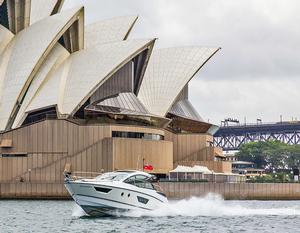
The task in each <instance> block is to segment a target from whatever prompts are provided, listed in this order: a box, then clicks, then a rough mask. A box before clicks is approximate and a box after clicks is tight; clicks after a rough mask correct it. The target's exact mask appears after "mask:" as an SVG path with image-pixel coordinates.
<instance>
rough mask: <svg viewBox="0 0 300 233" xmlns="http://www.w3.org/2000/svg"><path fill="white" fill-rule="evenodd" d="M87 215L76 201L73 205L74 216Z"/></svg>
mask: <svg viewBox="0 0 300 233" xmlns="http://www.w3.org/2000/svg"><path fill="white" fill-rule="evenodd" d="M86 215H87V214H86V213H85V212H84V210H83V209H82V208H81V207H80V206H79V205H77V204H76V203H75V204H74V206H73V211H72V217H82V216H86Z"/></svg>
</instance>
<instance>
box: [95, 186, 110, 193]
mask: <svg viewBox="0 0 300 233" xmlns="http://www.w3.org/2000/svg"><path fill="white" fill-rule="evenodd" d="M94 188H95V189H96V191H98V192H101V193H109V192H110V191H111V189H108V188H103V187H94Z"/></svg>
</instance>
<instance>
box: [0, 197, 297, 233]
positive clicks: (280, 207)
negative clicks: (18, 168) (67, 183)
mask: <svg viewBox="0 0 300 233" xmlns="http://www.w3.org/2000/svg"><path fill="white" fill-rule="evenodd" d="M83 214H84V212H83V211H82V209H81V208H80V207H78V206H77V205H76V204H74V202H73V201H25V200H20V201H15V200H2V201H0V232H1V233H2V232H5V233H6V232H8V233H10V232H13V233H15V232H25V233H26V232H72V233H76V232H86V233H89V232H130V233H139V232H275V231H276V232H280V231H284V232H285V233H286V232H297V231H298V229H299V226H298V223H299V220H300V202H299V201H224V200H222V198H220V197H219V196H215V195H210V196H207V197H206V198H191V199H189V200H180V201H170V203H169V204H168V205H166V206H165V207H163V208H162V209H159V210H156V211H152V212H140V211H132V212H129V213H126V215H124V216H120V217H117V218H87V217H85V218H82V217H81V216H83Z"/></svg>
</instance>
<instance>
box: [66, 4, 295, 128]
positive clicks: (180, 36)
mask: <svg viewBox="0 0 300 233" xmlns="http://www.w3.org/2000/svg"><path fill="white" fill-rule="evenodd" d="M76 5H84V6H85V17H86V23H87V24H88V23H92V22H94V21H98V20H101V19H107V18H112V17H116V16H123V15H139V20H138V21H137V23H136V25H135V27H134V29H133V31H132V33H131V35H130V37H129V38H152V37H155V38H159V39H158V40H157V42H156V48H161V47H174V46H184V45H200V46H210V47H221V48H222V49H221V50H220V51H219V52H218V53H217V54H216V55H215V56H214V57H213V58H212V59H211V60H210V61H209V62H208V63H207V64H206V65H205V66H204V67H203V68H202V70H200V72H199V73H198V74H197V76H196V77H195V78H194V79H193V80H192V81H191V82H190V97H189V98H190V100H191V102H192V103H193V105H194V106H195V108H196V109H197V110H198V111H199V113H200V114H201V116H202V117H203V118H204V119H206V120H207V119H209V120H210V121H211V122H214V123H216V124H219V123H220V121H221V120H222V119H224V118H227V117H231V118H237V119H239V120H240V121H241V122H244V117H246V119H247V122H255V121H256V119H257V118H261V119H262V120H263V121H265V122H270V121H279V119H280V115H282V116H283V119H284V120H291V119H292V118H294V119H295V118H297V119H300V108H299V105H300V104H299V99H300V91H299V88H300V85H299V84H300V77H299V74H300V26H299V25H300V14H299V12H300V1H299V0H295V1H291V0H284V1H283V0H280V1H279V0H277V1H276V0H243V1H241V0H226V1H224V0H185V1H184V0H151V1H146V0H66V1H65V5H64V8H70V7H74V6H76Z"/></svg>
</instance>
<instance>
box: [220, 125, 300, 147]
mask: <svg viewBox="0 0 300 233" xmlns="http://www.w3.org/2000/svg"><path fill="white" fill-rule="evenodd" d="M268 140H279V141H281V142H284V143H287V144H290V145H295V144H300V121H291V122H277V123H259V124H246V125H234V126H222V127H220V129H219V130H218V131H217V132H216V133H215V135H214V146H217V147H221V148H223V150H224V151H230V150H238V149H239V148H240V146H241V145H243V144H245V143H248V142H256V141H268Z"/></svg>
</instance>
